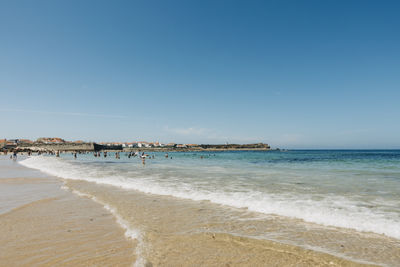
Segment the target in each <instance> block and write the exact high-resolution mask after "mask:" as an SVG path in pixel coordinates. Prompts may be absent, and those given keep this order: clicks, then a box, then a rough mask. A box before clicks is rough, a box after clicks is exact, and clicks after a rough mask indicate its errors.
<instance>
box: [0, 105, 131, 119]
mask: <svg viewBox="0 0 400 267" xmlns="http://www.w3.org/2000/svg"><path fill="white" fill-rule="evenodd" d="M0 112H23V113H30V114H32V113H37V114H44V115H62V116H77V117H97V118H112V119H125V118H127V116H122V115H109V114H94V113H81V112H60V111H44V110H28V109H12V108H7V109H0Z"/></svg>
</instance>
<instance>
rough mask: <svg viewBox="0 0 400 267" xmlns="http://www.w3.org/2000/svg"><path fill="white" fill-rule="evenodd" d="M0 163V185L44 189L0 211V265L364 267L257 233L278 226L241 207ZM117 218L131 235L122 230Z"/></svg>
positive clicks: (360, 264)
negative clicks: (64, 177) (65, 178)
mask: <svg viewBox="0 0 400 267" xmlns="http://www.w3.org/2000/svg"><path fill="white" fill-rule="evenodd" d="M5 165H7V168H3V166H5ZM0 168H2V169H3V170H5V169H7V170H8V171H9V173H10V177H9V178H7V177H6V176H7V175H4V172H2V177H1V179H0V187H2V188H4V187H5V186H9V185H12V186H22V187H25V188H31V187H32V186H33V185H38V184H39V185H43V186H44V187H43V189H44V190H47V193H44V194H43V195H41V196H40V199H34V200H32V201H30V202H29V203H25V204H23V205H19V204H18V205H19V206H18V207H16V208H13V209H9V210H8V211H6V212H4V213H2V214H1V215H0V247H1V248H2V249H1V250H0V265H1V266H132V265H133V264H135V263H136V266H364V265H363V264H362V263H357V262H354V261H350V260H347V259H344V258H342V257H336V256H333V255H330V254H328V253H323V252H317V251H314V250H310V249H306V248H301V247H298V246H293V245H291V244H287V243H286V244H284V243H280V242H274V241H270V240H265V239H259V238H256V237H255V236H258V235H259V233H258V231H266V228H265V227H266V225H267V226H269V227H272V228H273V227H280V226H279V224H276V223H275V224H270V223H269V222H270V221H268V220H264V219H262V220H257V219H256V220H254V216H255V215H254V214H252V213H246V212H245V211H238V210H234V209H232V210H231V209H228V208H226V207H219V206H216V205H214V204H211V203H209V202H206V201H202V202H197V201H190V200H181V199H176V198H172V197H162V196H156V195H150V194H144V193H140V192H136V191H132V190H123V189H120V188H116V187H111V186H104V185H97V184H94V183H89V182H85V181H77V180H75V181H72V180H68V181H65V186H66V188H68V190H62V189H60V187H61V186H62V182H61V181H60V180H59V179H57V178H54V177H47V176H45V175H42V176H40V175H39V173H35V171H33V170H32V171H31V170H30V169H27V168H24V167H21V166H19V165H10V164H8V163H6V164H1V165H0ZM10 170H11V171H10ZM18 170H19V171H21V172H19V171H18ZM19 174H21V175H22V174H24V175H25V176H28V177H22V176H21V175H19ZM36 176H40V177H36ZM49 185H51V186H54V188H52V189H51V190H50V191H51V194H49ZM46 186H47V187H46ZM55 188H56V189H55ZM22 191H24V190H22ZM39 191H40V190H39ZM36 192H38V189H37V188H36ZM73 192H74V193H76V194H73ZM78 194H80V196H79V195H78ZM16 197H17V198H18V197H19V195H16ZM15 203H17V202H14V204H15ZM104 205H106V207H107V209H105V208H104ZM110 211H111V212H110ZM116 216H117V217H116ZM121 221H122V222H123V223H125V225H126V226H127V227H128V228H129V230H131V231H132V232H133V233H134V234H133V236H135V238H136V239H134V240H132V239H129V238H127V237H126V236H124V234H125V229H123V228H122V227H121V225H120V224H121ZM241 221H242V222H243V223H240V222H241ZM260 221H262V227H261V226H257V223H259V222H260ZM118 223H119V224H118ZM235 229H240V231H242V232H240V231H236V230H235ZM267 230H268V229H267ZM254 232H257V233H255V234H254V237H252V236H251V233H254ZM377 253H379V251H378V252H377ZM389 254H390V255H392V254H393V253H389Z"/></svg>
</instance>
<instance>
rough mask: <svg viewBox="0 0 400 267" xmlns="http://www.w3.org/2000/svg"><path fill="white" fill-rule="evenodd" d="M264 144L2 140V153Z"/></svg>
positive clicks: (251, 146) (228, 147)
mask: <svg viewBox="0 0 400 267" xmlns="http://www.w3.org/2000/svg"><path fill="white" fill-rule="evenodd" d="M270 149H271V148H270V146H269V145H268V144H264V143H255V144H176V143H167V144H163V143H160V142H145V141H135V142H102V143H95V142H84V141H65V140H64V139H61V138H56V137H55V138H39V139H37V140H36V141H31V140H28V139H9V140H7V139H2V140H0V150H1V151H108V150H118V151H234V150H270Z"/></svg>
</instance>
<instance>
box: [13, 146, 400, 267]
mask: <svg viewBox="0 0 400 267" xmlns="http://www.w3.org/2000/svg"><path fill="white" fill-rule="evenodd" d="M147 154H149V155H150V157H149V158H147V159H146V160H145V164H143V163H142V161H141V160H140V159H139V158H137V157H131V158H128V157H127V154H126V153H120V155H121V158H120V159H116V158H115V154H114V153H108V156H107V157H106V158H104V157H103V154H101V157H94V155H93V154H92V153H90V154H78V156H77V159H74V157H73V155H72V154H70V153H66V154H61V157H60V158H57V157H55V156H33V157H29V158H27V159H25V160H22V161H21V162H20V164H22V165H24V166H27V167H30V168H34V169H37V170H40V171H43V172H45V173H47V174H50V175H53V176H57V177H60V178H63V179H66V181H71V180H76V182H79V181H82V180H83V181H86V182H89V184H96V185H105V186H106V187H104V188H106V189H105V190H106V191H107V190H108V189H107V188H109V189H110V190H114V189H117V190H122V191H123V192H137V193H140V194H143V193H144V194H147V195H149V196H152V197H153V198H154V199H160V200H163V199H165V197H168V199H171V198H172V199H173V201H176V202H177V203H181V204H182V205H183V206H184V205H186V204H187V205H192V206H191V207H194V206H193V205H196V203H203V204H204V203H206V205H208V207H211V209H214V210H215V213H213V214H211V213H208V215H207V216H208V217H207V216H206V217H207V218H208V219H205V220H206V221H207V220H208V222H211V221H213V220H214V221H215V220H218V223H213V224H212V225H211V224H210V225H209V228H208V229H207V231H210V229H212V231H214V232H219V233H229V234H232V235H236V236H245V237H251V238H256V239H266V240H274V241H279V242H283V243H289V244H294V245H297V246H302V247H305V248H311V249H313V250H317V251H323V252H328V253H330V254H333V255H338V256H340V257H343V258H348V259H352V260H357V261H360V262H365V263H378V264H382V265H388V266H395V265H396V263H399V262H400V255H399V254H400V253H399V251H400V150H291V151H240V152H239V151H237V152H236V151H235V152H229V151H226V152H225V151H224V152H168V158H167V157H165V155H164V154H165V153H164V152H163V153H161V152H148V153H147ZM153 156H154V158H153ZM66 186H67V187H69V189H70V190H73V191H75V192H78V193H80V194H82V195H86V196H87V195H89V196H91V197H93V198H96V199H97V200H99V199H101V202H102V204H103V205H104V206H107V207H112V209H113V211H114V213H116V216H117V218H120V221H121V220H122V221H123V223H124V224H125V227H126V228H127V229H128V228H129V229H130V230H131V231H133V230H132V229H134V228H135V229H136V230H137V231H136V230H135V231H133V232H135V236H136V237H137V236H138V234H137V233H139V232H140V233H142V234H143V235H145V234H146V230H145V229H146V227H145V226H144V225H140V224H139V222H138V221H134V220H133V219H132V220H130V219H129V218H124V215H123V214H122V213H123V212H121V214H118V210H121V211H123V210H124V209H123V207H122V206H123V205H125V204H126V205H127V202H129V199H128V200H126V199H124V201H118V200H117V198H118V194H115V195H116V199H111V197H107V192H106V191H103V192H99V191H98V190H97V191H96V190H91V189H88V188H87V186H82V188H80V184H79V183H74V182H73V181H72V183H71V185H68V183H67V184H66ZM113 188H114V189H113ZM110 192H111V191H110ZM120 192H121V191H120ZM97 194H98V195H97ZM120 194H122V193H120ZM102 196H103V197H102ZM107 201H110V202H109V203H108V202H107ZM132 201H133V200H132ZM135 201H136V200H135ZM188 201H189V202H190V203H189V202H188ZM185 203H186V204H185ZM188 203H189V204H188ZM119 205H121V207H120V206H119ZM179 205H180V204H179ZM160 209H161V206H160ZM181 210H184V208H181ZM154 212H156V213H159V212H160V213H161V210H160V211H157V210H155V211H154ZM221 214H223V216H221ZM188 217H190V216H188ZM216 217H218V219H215V218H216ZM187 219H188V220H189V219H190V218H187ZM126 225H128V226H126ZM190 225H191V227H190V228H191V229H190V230H187V229H186V230H187V231H192V232H196V231H197V232H200V231H203V230H204V229H203V228H201V227H199V226H198V222H197V224H196V223H194V222H191V223H190ZM180 227H182V226H180ZM204 231H205V230H204ZM339 243H340V246H339V245H338V244H339ZM343 247H346V248H347V249H346V250H343ZM382 251H385V252H384V253H383V252H382Z"/></svg>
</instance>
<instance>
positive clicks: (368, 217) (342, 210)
mask: <svg viewBox="0 0 400 267" xmlns="http://www.w3.org/2000/svg"><path fill="white" fill-rule="evenodd" d="M77 163H78V164H75V162H73V163H72V162H68V161H67V160H65V159H60V158H51V157H45V156H40V157H31V158H29V159H26V160H24V161H21V162H20V164H22V165H24V166H27V167H30V168H34V169H38V170H41V171H43V172H46V173H49V174H51V175H53V176H57V177H61V178H64V179H72V180H85V181H88V182H94V183H97V184H105V185H111V186H116V187H119V188H124V189H128V190H137V191H140V192H144V193H150V194H156V195H168V196H174V197H178V198H183V199H190V200H195V201H202V200H208V201H211V202H213V203H217V204H222V205H226V206H231V207H235V208H247V209H248V210H250V211H255V212H260V213H264V214H276V215H280V216H285V217H289V218H296V219H301V220H304V221H306V222H311V223H316V224H320V225H324V226H328V227H332V226H333V227H340V228H344V229H352V230H356V231H359V232H372V233H377V234H382V235H386V236H389V237H393V238H396V239H400V220H399V217H398V214H394V213H393V214H392V213H390V212H381V211H377V210H371V209H369V208H368V207H363V206H360V205H358V204H359V203H357V202H355V201H353V200H350V199H348V198H345V197H342V196H325V197H324V199H323V200H318V201H315V200H313V199H311V198H309V196H304V195H293V194H286V195H283V194H277V195H273V194H266V193H263V192H258V191H250V192H226V191H221V190H222V189H221V190H216V191H201V190H196V189H192V188H179V185H177V184H171V185H165V184H164V185H161V184H160V183H158V182H157V181H154V180H148V179H140V177H136V178H135V177H124V176H123V173H122V174H119V173H118V172H115V173H109V174H107V176H106V177H102V176H101V173H99V172H98V171H97V170H96V168H95V167H94V166H89V165H86V164H81V162H77Z"/></svg>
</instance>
